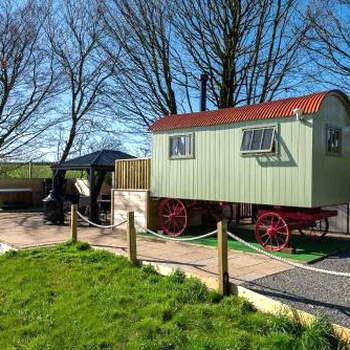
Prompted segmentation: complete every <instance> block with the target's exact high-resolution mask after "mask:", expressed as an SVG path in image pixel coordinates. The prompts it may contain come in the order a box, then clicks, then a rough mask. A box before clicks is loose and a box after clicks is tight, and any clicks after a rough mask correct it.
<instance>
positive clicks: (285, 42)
mask: <svg viewBox="0 0 350 350" xmlns="http://www.w3.org/2000/svg"><path fill="white" fill-rule="evenodd" d="M297 4H298V2H297V1H296V0H276V1H273V0H230V1H229V0H215V1H214V0H188V1H185V2H182V1H178V7H179V8H180V9H179V10H178V11H177V13H178V16H177V29H178V30H177V33H178V35H179V36H181V38H182V41H183V43H184V50H185V52H186V54H187V57H188V60H189V61H190V62H191V65H190V66H189V68H190V69H189V71H190V72H193V73H194V74H195V75H196V76H198V74H199V73H200V72H201V71H206V72H208V73H209V97H210V99H211V101H212V103H213V104H214V105H216V106H217V107H219V108H222V107H230V106H234V105H237V104H240V103H246V104H250V103H256V102H263V101H266V100H271V99H273V98H274V97H275V96H276V95H278V94H280V93H281V92H285V91H286V90H290V89H292V88H293V87H294V85H295V84H297V83H298V82H300V81H301V79H300V77H299V81H298V80H295V78H298V76H295V75H294V73H297V72H298V69H299V65H300V62H299V58H300V56H299V55H298V54H299V48H300V46H301V44H302V40H303V38H304V35H305V32H306V30H307V25H303V24H302V23H301V22H300V21H298V18H299V16H296V15H297V12H296V9H295V8H296V6H297ZM291 77H293V78H294V79H293V81H291V80H290V79H291ZM193 78H194V77H193Z"/></svg>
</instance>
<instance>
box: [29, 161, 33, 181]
mask: <svg viewBox="0 0 350 350" xmlns="http://www.w3.org/2000/svg"><path fill="white" fill-rule="evenodd" d="M32 177H33V166H32V161H30V162H29V163H28V179H29V180H31V179H32Z"/></svg>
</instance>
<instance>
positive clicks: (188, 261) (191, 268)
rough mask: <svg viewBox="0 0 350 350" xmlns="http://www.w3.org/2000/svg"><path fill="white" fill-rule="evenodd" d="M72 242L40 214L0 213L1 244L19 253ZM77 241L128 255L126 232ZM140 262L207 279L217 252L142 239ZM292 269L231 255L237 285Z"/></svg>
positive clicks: (83, 232)
mask: <svg viewBox="0 0 350 350" xmlns="http://www.w3.org/2000/svg"><path fill="white" fill-rule="evenodd" d="M69 238H70V228H69V226H56V225H49V224H44V223H43V221H42V218H41V216H40V214H38V213H0V242H3V243H5V244H8V245H11V246H13V247H15V248H18V249H23V248H29V247H36V246H43V245H50V244H56V243H60V242H64V241H66V240H68V239H69ZM78 239H79V240H82V241H87V242H89V243H90V244H91V245H94V246H98V247H103V248H106V249H109V250H112V251H113V252H115V253H117V254H121V255H125V254H126V238H125V232H124V231H123V230H119V231H116V232H111V231H110V230H101V229H96V228H90V227H86V226H82V224H81V225H80V226H79V228H78ZM137 253H138V258H139V259H142V260H147V261H153V262H156V263H159V264H166V265H168V266H169V265H170V266H172V267H175V268H179V269H182V270H184V271H187V272H190V273H193V274H196V275H202V276H207V277H215V276H217V251H216V249H215V248H213V247H204V246H199V245H195V244H189V243H182V242H174V241H165V240H162V239H152V238H147V237H143V236H139V237H138V239H137ZM289 269H290V266H289V265H286V264H283V263H281V262H278V261H274V260H271V259H270V258H267V257H265V256H261V255H256V254H249V253H242V252H238V251H233V250H230V251H229V273H230V277H231V280H232V281H233V282H235V283H237V284H241V283H244V282H248V281H253V280H256V279H258V278H262V277H266V276H270V275H273V274H275V273H279V272H282V271H286V270H289Z"/></svg>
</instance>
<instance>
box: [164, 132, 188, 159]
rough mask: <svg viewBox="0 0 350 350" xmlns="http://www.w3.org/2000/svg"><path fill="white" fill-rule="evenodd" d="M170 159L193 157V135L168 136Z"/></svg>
mask: <svg viewBox="0 0 350 350" xmlns="http://www.w3.org/2000/svg"><path fill="white" fill-rule="evenodd" d="M169 141H170V144H169V156H170V158H189V157H192V156H193V135H192V134H187V135H177V136H170V139H169Z"/></svg>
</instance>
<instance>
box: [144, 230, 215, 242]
mask: <svg viewBox="0 0 350 350" xmlns="http://www.w3.org/2000/svg"><path fill="white" fill-rule="evenodd" d="M146 232H148V233H150V234H151V235H153V236H156V237H158V238H162V239H165V240H167V241H177V242H188V241H196V240H197V239H202V238H207V237H210V236H213V235H215V234H216V233H217V232H218V231H217V230H214V231H211V232H209V233H206V234H204V235H201V236H196V237H187V238H176V237H169V236H165V235H161V234H159V233H157V232H154V231H152V230H150V229H146Z"/></svg>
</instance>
